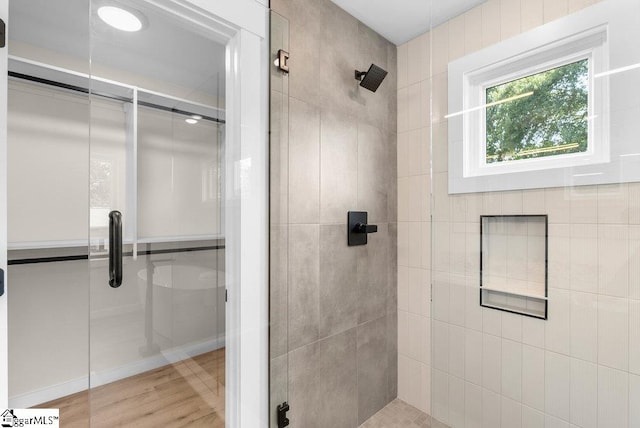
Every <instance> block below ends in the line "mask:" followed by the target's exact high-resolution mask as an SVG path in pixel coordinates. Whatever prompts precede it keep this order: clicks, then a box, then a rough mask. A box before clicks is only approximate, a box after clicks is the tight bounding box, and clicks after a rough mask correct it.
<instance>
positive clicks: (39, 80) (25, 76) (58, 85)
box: [9, 71, 226, 124]
mask: <svg viewBox="0 0 640 428" xmlns="http://www.w3.org/2000/svg"><path fill="white" fill-rule="evenodd" d="M9 77H14V78H16V79H22V80H27V81H30V82H35V83H41V84H43V85H49V86H55V87H56V88H62V89H67V90H70V91H75V92H81V93H83V94H90V95H96V96H99V97H102V98H107V99H110V100H115V101H120V102H125V103H130V102H133V99H131V98H127V97H120V96H117V95H112V94H108V93H106V92H98V91H89V89H87V88H83V87H82V86H75V85H69V84H67V83H62V82H56V81H55V80H49V79H43V78H42V77H37V76H31V75H28V74H23V73H16V72H15V71H10V72H9ZM138 105H141V106H144V107H149V108H153V109H157V110H164V111H168V112H171V113H177V114H181V115H184V116H193V115H196V114H197V115H198V116H201V117H202V120H208V121H210V122H217V123H221V124H224V123H226V122H225V121H224V120H222V119H218V118H217V117H211V116H205V115H202V114H199V113H193V112H189V111H186V110H180V109H177V108H174V107H166V106H163V105H159V104H154V103H150V102H147V101H140V100H138Z"/></svg>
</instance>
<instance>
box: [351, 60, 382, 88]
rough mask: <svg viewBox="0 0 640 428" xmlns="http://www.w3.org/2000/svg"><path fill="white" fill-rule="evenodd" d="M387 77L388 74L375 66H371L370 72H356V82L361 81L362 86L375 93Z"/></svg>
mask: <svg viewBox="0 0 640 428" xmlns="http://www.w3.org/2000/svg"><path fill="white" fill-rule="evenodd" d="M385 77H387V72H386V71H385V70H383V69H382V68H380V67H378V66H377V65H375V64H371V67H369V71H366V72H365V71H358V70H356V80H359V81H360V86H362V87H363V88H366V89H368V90H370V91H371V92H375V91H377V90H378V87H380V84H381V83H382V81H383V80H384V78H385Z"/></svg>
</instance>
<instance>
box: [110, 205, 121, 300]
mask: <svg viewBox="0 0 640 428" xmlns="http://www.w3.org/2000/svg"><path fill="white" fill-rule="evenodd" d="M109 285H110V286H111V287H112V288H118V287H120V286H121V285H122V214H121V213H120V211H111V212H110V213H109Z"/></svg>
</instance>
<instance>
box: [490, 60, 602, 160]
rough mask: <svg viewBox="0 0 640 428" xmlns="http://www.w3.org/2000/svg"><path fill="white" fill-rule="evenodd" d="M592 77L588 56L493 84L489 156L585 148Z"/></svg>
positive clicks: (536, 154) (560, 152)
mask: <svg viewBox="0 0 640 428" xmlns="http://www.w3.org/2000/svg"><path fill="white" fill-rule="evenodd" d="M588 82H589V61H588V60H587V59H584V60H581V61H577V62H573V63H570V64H567V65H563V66H560V67H557V68H553V69H550V70H547V71H543V72H541V73H537V74H533V75H531V76H527V77H523V78H520V79H517V80H513V81H511V82H507V83H503V84H500V85H497V86H492V87H490V88H487V90H486V102H487V104H491V103H499V104H497V105H493V106H490V107H487V109H486V142H487V157H486V162H487V163H495V162H504V161H515V160H521V159H531V158H538V157H544V156H556V155H564V154H568V153H580V152H585V151H586V150H587V133H588V126H587V116H588ZM529 92H533V93H532V94H531V95H528V96H524V97H521V98H517V99H513V100H511V101H505V102H502V103H500V101H502V100H508V99H510V98H514V97H517V96H519V95H522V94H526V93H529Z"/></svg>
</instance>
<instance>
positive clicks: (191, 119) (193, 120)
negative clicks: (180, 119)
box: [184, 117, 198, 125]
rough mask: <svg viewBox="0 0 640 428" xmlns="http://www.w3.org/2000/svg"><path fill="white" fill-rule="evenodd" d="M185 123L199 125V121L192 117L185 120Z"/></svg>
mask: <svg viewBox="0 0 640 428" xmlns="http://www.w3.org/2000/svg"><path fill="white" fill-rule="evenodd" d="M184 121H185V122H187V123H188V124H189V125H195V124H196V123H198V121H197V120H195V119H194V118H192V117H190V118H188V119H185V120H184Z"/></svg>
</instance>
